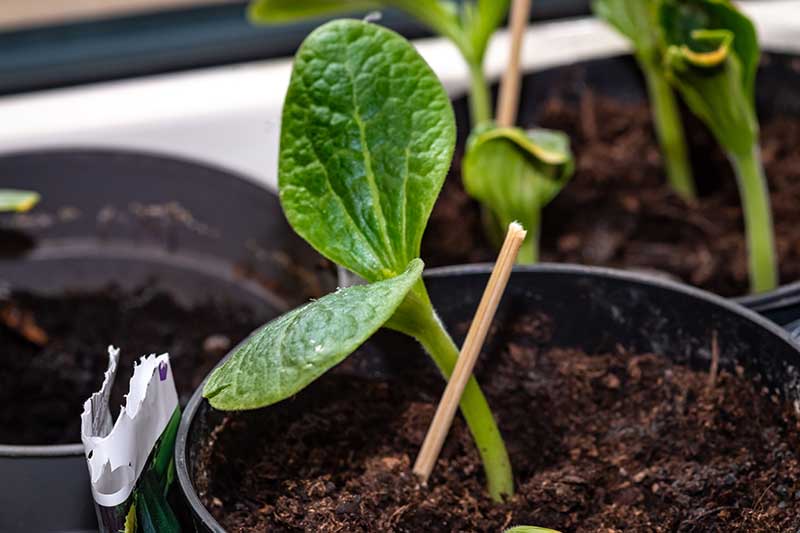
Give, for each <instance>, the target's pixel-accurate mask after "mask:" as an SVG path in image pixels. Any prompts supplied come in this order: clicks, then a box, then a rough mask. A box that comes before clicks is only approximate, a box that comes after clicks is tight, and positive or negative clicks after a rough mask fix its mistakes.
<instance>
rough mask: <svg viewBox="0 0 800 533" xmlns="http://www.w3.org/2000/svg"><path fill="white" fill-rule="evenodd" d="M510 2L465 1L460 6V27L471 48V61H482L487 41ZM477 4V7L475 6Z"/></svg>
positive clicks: (505, 12)
mask: <svg viewBox="0 0 800 533" xmlns="http://www.w3.org/2000/svg"><path fill="white" fill-rule="evenodd" d="M510 3H511V1H510V0H466V1H465V2H463V3H462V4H461V25H462V26H463V28H464V31H465V33H466V34H467V36H468V39H469V42H470V44H471V46H472V56H473V57H472V60H473V61H474V62H476V63H478V64H480V62H481V61H482V60H483V56H484V55H485V53H486V47H487V45H488V44H489V39H491V38H492V34H494V32H495V30H497V28H498V27H499V26H500V25H501V24H502V23H503V21H504V20H505V18H506V15H507V14H508V6H509V4H510ZM476 4H477V5H476Z"/></svg>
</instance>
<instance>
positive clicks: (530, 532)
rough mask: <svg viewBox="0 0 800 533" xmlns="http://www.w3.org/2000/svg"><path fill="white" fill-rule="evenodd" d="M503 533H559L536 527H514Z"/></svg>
mask: <svg viewBox="0 0 800 533" xmlns="http://www.w3.org/2000/svg"><path fill="white" fill-rule="evenodd" d="M503 533H559V532H558V531H556V530H555V529H547V528H546V527H536V526H514V527H512V528H508V529H506V530H505V531H503Z"/></svg>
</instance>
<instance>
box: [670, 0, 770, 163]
mask: <svg viewBox="0 0 800 533" xmlns="http://www.w3.org/2000/svg"><path fill="white" fill-rule="evenodd" d="M659 21H660V25H661V28H662V33H663V35H664V39H665V41H666V44H667V53H666V57H665V65H666V67H667V74H668V76H669V78H670V81H671V82H672V83H673V85H675V86H676V87H677V88H678V90H679V91H680V92H681V95H682V96H683V98H684V100H685V101H686V103H687V105H688V106H689V108H690V109H691V110H692V112H693V113H695V114H696V115H697V116H699V117H700V118H701V119H702V120H703V121H704V122H705V123H706V124H707V125H708V126H709V128H710V129H711V131H712V132H713V133H714V135H715V137H716V138H717V140H718V142H719V143H720V144H721V145H722V146H723V147H724V148H725V149H726V150H728V151H730V152H734V153H737V154H743V153H749V151H750V150H752V147H753V144H754V143H755V142H756V140H757V136H758V122H757V118H756V114H755V108H754V100H753V83H754V80H755V73H756V69H757V67H758V55H759V50H758V41H757V38H756V33H755V29H754V27H753V24H752V23H751V22H750V21H749V20H748V19H747V17H745V16H744V15H743V14H741V13H740V12H738V11H737V10H736V8H735V7H733V6H732V5H731V4H730V3H728V2H727V1H725V0H703V1H688V0H663V2H662V4H661V8H660V11H659Z"/></svg>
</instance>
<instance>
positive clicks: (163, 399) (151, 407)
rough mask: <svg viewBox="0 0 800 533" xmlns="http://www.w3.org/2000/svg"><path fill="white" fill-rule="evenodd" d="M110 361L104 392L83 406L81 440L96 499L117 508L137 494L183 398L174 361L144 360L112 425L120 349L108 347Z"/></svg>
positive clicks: (153, 357) (152, 357) (162, 358)
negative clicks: (134, 491) (136, 490)
mask: <svg viewBox="0 0 800 533" xmlns="http://www.w3.org/2000/svg"><path fill="white" fill-rule="evenodd" d="M108 356H109V363H108V370H107V371H106V374H105V379H104V381H103V385H102V387H101V388H100V390H99V391H98V392H96V393H94V394H93V395H92V397H91V398H89V399H88V400H86V402H85V403H84V404H83V413H82V414H81V440H82V441H83V446H84V449H85V452H86V460H87V462H88V465H89V475H90V477H91V482H92V494H93V496H94V500H95V502H97V504H99V505H101V506H103V507H114V506H116V505H119V504H121V503H124V502H125V501H126V500H127V499H128V497H129V496H130V495H131V493H132V492H133V489H134V487H135V485H136V483H137V480H138V479H139V477H140V475H141V474H142V470H143V469H144V468H145V466H146V465H147V464H148V457H149V456H150V454H151V452H152V451H153V449H154V447H155V445H156V443H157V442H158V440H159V438H160V437H161V436H162V434H163V433H164V430H165V429H166V428H167V426H168V425H169V424H170V421H171V420H172V419H173V417H174V416H175V414H176V409H177V408H178V394H177V392H176V390H175V382H174V381H173V377H172V371H171V368H170V364H169V356H168V355H167V354H162V355H158V356H156V355H155V354H153V355H148V356H146V357H142V358H141V359H140V361H139V364H137V365H135V368H134V372H133V377H131V380H130V388H129V392H128V395H127V398H126V401H125V405H124V406H123V407H122V409H121V411H120V414H119V417H118V418H117V420H116V422H113V420H112V416H111V409H110V406H109V399H110V396H111V388H112V386H113V384H114V378H115V375H116V372H117V365H118V362H119V350H118V349H116V348H114V347H109V348H108Z"/></svg>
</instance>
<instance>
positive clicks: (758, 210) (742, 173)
mask: <svg viewBox="0 0 800 533" xmlns="http://www.w3.org/2000/svg"><path fill="white" fill-rule="evenodd" d="M728 155H729V157H730V160H731V163H732V164H733V167H734V170H735V171H736V181H737V183H738V185H739V196H741V202H742V207H743V208H744V225H745V232H746V234H747V254H748V266H749V268H750V288H751V290H752V291H753V292H763V291H768V290H771V289H774V288H775V286H776V285H777V284H778V270H777V266H776V260H775V237H774V233H773V229H772V211H771V209H770V205H769V191H768V189H767V181H766V179H765V178H764V169H763V167H762V166H761V154H760V151H759V147H758V144H756V145H754V146H753V148H752V149H751V150H749V151H746V152H744V153H741V154H736V153H733V152H731V153H729V154H728Z"/></svg>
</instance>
